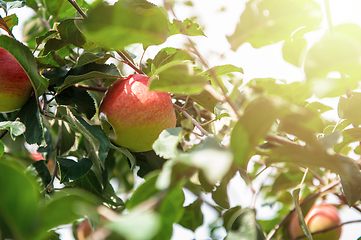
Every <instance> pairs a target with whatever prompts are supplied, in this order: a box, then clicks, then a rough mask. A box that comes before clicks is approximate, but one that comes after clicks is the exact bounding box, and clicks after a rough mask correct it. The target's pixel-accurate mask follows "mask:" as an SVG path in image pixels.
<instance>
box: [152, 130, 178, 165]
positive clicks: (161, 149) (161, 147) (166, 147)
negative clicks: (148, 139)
mask: <svg viewBox="0 0 361 240" xmlns="http://www.w3.org/2000/svg"><path fill="white" fill-rule="evenodd" d="M181 132H182V128H181V127H177V128H168V129H165V130H163V131H162V132H161V133H160V135H159V137H158V139H157V140H156V141H155V142H154V143H153V149H154V151H155V153H156V154H157V155H159V156H160V157H162V158H164V159H171V158H174V157H175V156H177V154H178V152H179V150H178V148H177V147H178V144H179V141H180V136H179V134H180V133H181Z"/></svg>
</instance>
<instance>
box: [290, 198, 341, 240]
mask: <svg viewBox="0 0 361 240" xmlns="http://www.w3.org/2000/svg"><path fill="white" fill-rule="evenodd" d="M305 223H306V225H307V227H308V228H309V229H310V232H311V233H313V232H317V231H321V230H324V229H327V228H330V227H333V226H336V225H339V224H341V220H340V217H339V214H338V209H337V208H336V207H335V206H333V205H330V204H321V205H314V206H312V208H311V209H310V211H309V212H308V214H307V215H306V217H305ZM289 231H290V235H291V237H292V238H296V237H297V236H302V235H304V232H303V230H302V228H301V226H300V224H299V222H298V217H297V214H294V216H293V217H292V219H291V222H290V225H289ZM340 236H341V227H337V228H334V229H332V230H329V231H325V232H321V233H317V234H314V235H312V237H313V239H314V240H339V239H340ZM302 239H306V237H304V238H302Z"/></svg>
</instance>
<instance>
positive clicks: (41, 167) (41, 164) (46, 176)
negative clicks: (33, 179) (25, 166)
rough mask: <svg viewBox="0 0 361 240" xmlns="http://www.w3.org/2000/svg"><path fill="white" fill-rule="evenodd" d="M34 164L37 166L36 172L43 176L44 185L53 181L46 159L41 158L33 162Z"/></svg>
mask: <svg viewBox="0 0 361 240" xmlns="http://www.w3.org/2000/svg"><path fill="white" fill-rule="evenodd" d="M32 166H33V167H34V168H35V171H36V173H37V174H38V176H39V177H40V178H41V180H42V182H43V185H44V187H46V186H48V184H49V183H50V181H51V175H50V172H49V169H48V167H47V166H46V164H45V161H44V160H39V161H36V162H33V164H32Z"/></svg>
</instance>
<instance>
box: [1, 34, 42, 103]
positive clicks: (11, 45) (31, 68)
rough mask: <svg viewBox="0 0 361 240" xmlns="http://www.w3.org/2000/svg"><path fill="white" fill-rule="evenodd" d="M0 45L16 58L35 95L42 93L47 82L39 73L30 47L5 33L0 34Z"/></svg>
mask: <svg viewBox="0 0 361 240" xmlns="http://www.w3.org/2000/svg"><path fill="white" fill-rule="evenodd" d="M0 47H2V48H4V49H6V50H7V51H9V52H10V53H11V54H12V55H13V56H14V57H15V58H16V60H17V61H18V62H19V63H20V65H21V66H22V67H23V68H24V70H25V72H26V73H27V74H28V76H29V78H30V80H31V82H32V83H33V86H34V89H35V91H36V94H37V96H40V95H42V94H43V93H44V92H45V90H46V88H47V87H48V82H47V81H46V79H44V78H43V77H41V76H40V75H39V73H38V67H37V63H36V61H35V59H34V56H33V54H32V53H31V51H30V49H29V48H28V47H26V46H25V45H23V44H22V43H20V42H18V41H16V40H15V39H14V38H11V37H8V36H6V35H1V36H0Z"/></svg>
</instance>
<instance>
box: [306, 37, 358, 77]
mask: <svg viewBox="0 0 361 240" xmlns="http://www.w3.org/2000/svg"><path fill="white" fill-rule="evenodd" d="M360 57H361V42H360V41H358V40H356V39H355V38H353V37H350V36H347V35H343V34H332V35H330V34H327V35H325V36H324V37H323V38H322V39H321V40H320V41H319V42H317V43H315V44H314V45H313V46H312V47H311V49H310V50H309V51H308V53H307V56H306V59H305V65H304V69H305V73H306V77H307V80H308V81H318V80H322V79H324V78H326V76H327V74H328V73H330V72H333V71H336V72H340V73H341V74H346V75H348V76H349V77H352V78H357V79H358V78H359V77H360V76H361V63H360V61H359V59H360Z"/></svg>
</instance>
